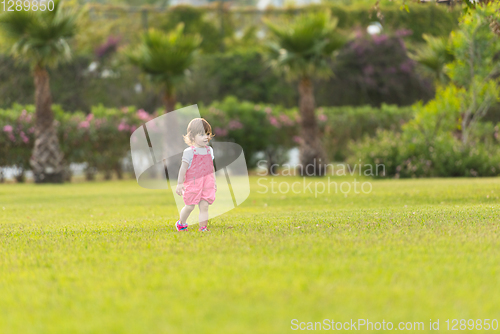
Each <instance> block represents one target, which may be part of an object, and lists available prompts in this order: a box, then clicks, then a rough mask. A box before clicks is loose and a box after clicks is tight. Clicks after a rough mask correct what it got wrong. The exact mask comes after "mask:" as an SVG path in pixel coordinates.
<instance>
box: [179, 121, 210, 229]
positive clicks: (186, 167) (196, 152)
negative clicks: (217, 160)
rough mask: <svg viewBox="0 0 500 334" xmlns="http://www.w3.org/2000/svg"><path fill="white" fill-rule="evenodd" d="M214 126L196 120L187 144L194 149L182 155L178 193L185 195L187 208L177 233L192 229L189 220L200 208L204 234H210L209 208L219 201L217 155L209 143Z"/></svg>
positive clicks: (182, 211)
mask: <svg viewBox="0 0 500 334" xmlns="http://www.w3.org/2000/svg"><path fill="white" fill-rule="evenodd" d="M212 137H213V134H212V127H211V126H210V124H209V123H208V122H207V121H206V120H205V119H203V118H195V119H193V120H192V121H191V122H189V125H188V127H187V134H186V135H185V136H184V141H185V142H186V144H188V145H189V146H190V147H188V148H186V149H185V150H184V153H183V154H182V164H181V168H180V170H179V178H178V180H177V188H176V190H175V192H176V193H177V195H179V196H182V198H183V200H184V204H185V206H184V207H183V208H182V210H181V213H180V219H179V220H178V221H177V222H176V223H175V228H176V229H177V231H185V230H187V229H188V224H187V223H186V222H187V219H188V217H189V215H190V214H191V212H192V211H193V210H194V207H195V206H196V205H198V206H199V208H200V217H199V222H200V229H199V230H200V231H208V228H207V224H208V206H209V205H210V204H212V203H213V202H214V201H215V192H216V191H217V184H216V183H215V168H214V164H213V159H214V154H213V151H212V148H211V147H210V146H208V142H209V141H210V139H212Z"/></svg>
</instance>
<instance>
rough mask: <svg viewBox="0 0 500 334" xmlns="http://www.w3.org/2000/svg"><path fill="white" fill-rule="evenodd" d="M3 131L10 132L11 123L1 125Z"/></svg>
mask: <svg viewBox="0 0 500 334" xmlns="http://www.w3.org/2000/svg"><path fill="white" fill-rule="evenodd" d="M3 131H4V132H12V126H11V125H6V126H4V127H3Z"/></svg>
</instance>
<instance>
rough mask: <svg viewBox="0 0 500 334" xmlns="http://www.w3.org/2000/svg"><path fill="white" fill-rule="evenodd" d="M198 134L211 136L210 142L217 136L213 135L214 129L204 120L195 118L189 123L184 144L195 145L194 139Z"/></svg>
mask: <svg viewBox="0 0 500 334" xmlns="http://www.w3.org/2000/svg"><path fill="white" fill-rule="evenodd" d="M197 134H201V135H204V134H207V135H208V136H209V138H208V140H211V139H212V138H213V137H214V136H215V135H214V134H212V127H211V126H210V124H209V123H208V122H207V120H206V119H204V118H195V119H193V120H191V122H189V124H188V127H187V135H185V136H183V137H184V142H185V143H186V144H188V145H189V146H191V145H193V143H194V137H195V136H196V135H197Z"/></svg>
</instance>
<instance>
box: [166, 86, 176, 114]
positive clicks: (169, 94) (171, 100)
mask: <svg viewBox="0 0 500 334" xmlns="http://www.w3.org/2000/svg"><path fill="white" fill-rule="evenodd" d="M176 103H177V99H176V97H175V93H174V91H173V89H169V88H167V89H166V90H165V93H164V94H163V104H164V105H165V113H168V112H171V111H174V110H175V104H176Z"/></svg>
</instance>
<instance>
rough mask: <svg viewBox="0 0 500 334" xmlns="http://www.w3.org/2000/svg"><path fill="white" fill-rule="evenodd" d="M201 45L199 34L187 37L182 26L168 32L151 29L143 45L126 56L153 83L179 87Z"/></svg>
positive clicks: (145, 35) (145, 36)
mask: <svg viewBox="0 0 500 334" xmlns="http://www.w3.org/2000/svg"><path fill="white" fill-rule="evenodd" d="M200 43H201V37H200V36H199V35H184V25H183V24H182V23H181V24H179V25H178V26H177V27H176V29H175V30H173V31H171V32H169V33H164V32H162V31H159V30H155V29H150V30H149V31H148V32H147V33H145V34H144V35H143V36H142V43H141V44H140V45H139V46H138V47H136V48H134V49H130V50H127V51H125V55H126V57H127V58H128V59H129V61H130V62H131V63H132V64H134V65H136V66H137V67H139V68H140V69H141V70H142V71H144V72H145V73H147V74H149V75H150V76H151V78H152V79H153V80H155V81H160V82H164V83H167V84H168V85H176V84H178V83H179V82H180V81H182V80H183V79H184V75H185V71H186V70H187V69H188V68H189V67H190V66H191V65H192V64H193V62H194V54H195V51H196V50H197V48H198V47H199V45H200Z"/></svg>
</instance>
